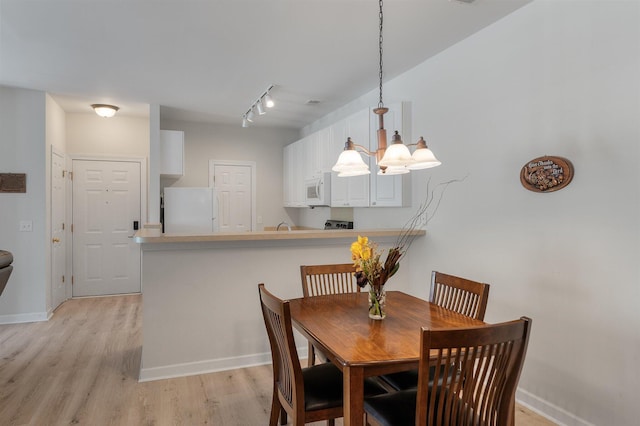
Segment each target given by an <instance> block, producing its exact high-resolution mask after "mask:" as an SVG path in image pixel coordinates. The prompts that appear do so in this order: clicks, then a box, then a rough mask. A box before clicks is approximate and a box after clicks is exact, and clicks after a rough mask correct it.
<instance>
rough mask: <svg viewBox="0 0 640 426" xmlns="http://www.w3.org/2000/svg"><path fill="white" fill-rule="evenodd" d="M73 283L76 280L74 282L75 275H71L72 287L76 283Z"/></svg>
mask: <svg viewBox="0 0 640 426" xmlns="http://www.w3.org/2000/svg"><path fill="white" fill-rule="evenodd" d="M73 281H74V280H73V275H71V285H73V284H74V282H73Z"/></svg>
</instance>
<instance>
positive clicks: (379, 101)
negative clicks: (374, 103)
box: [378, 0, 384, 108]
mask: <svg viewBox="0 0 640 426" xmlns="http://www.w3.org/2000/svg"><path fill="white" fill-rule="evenodd" d="M379 4H380V12H379V13H378V17H379V18H380V35H379V37H378V53H379V54H380V56H379V57H380V70H379V72H378V78H379V81H380V98H379V100H378V108H383V107H384V104H383V103H382V20H383V19H382V0H380V2H379Z"/></svg>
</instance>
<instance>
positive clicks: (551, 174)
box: [520, 155, 573, 192]
mask: <svg viewBox="0 0 640 426" xmlns="http://www.w3.org/2000/svg"><path fill="white" fill-rule="evenodd" d="M571 179H573V165H572V164H571V162H570V161H569V160H567V159H566V158H562V157H553V156H547V155H545V156H544V157H538V158H535V159H533V160H531V161H529V162H527V164H525V165H524V166H523V167H522V170H521V171H520V182H522V186H524V187H525V188H527V189H528V190H529V191H534V192H553V191H557V190H559V189H562V188H564V187H565V186H567V185H569V182H571Z"/></svg>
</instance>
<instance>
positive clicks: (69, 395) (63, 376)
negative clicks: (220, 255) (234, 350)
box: [0, 295, 553, 426]
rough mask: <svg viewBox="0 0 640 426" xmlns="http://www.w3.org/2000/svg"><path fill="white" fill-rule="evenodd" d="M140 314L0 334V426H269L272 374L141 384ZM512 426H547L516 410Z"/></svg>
mask: <svg viewBox="0 0 640 426" xmlns="http://www.w3.org/2000/svg"><path fill="white" fill-rule="evenodd" d="M141 314H142V303H141V296H140V295H127V296H114V297H99V298H83V299H73V300H69V301H67V302H65V303H64V304H63V305H62V306H61V307H60V308H58V309H57V310H56V312H55V314H54V316H53V317H52V318H51V320H50V321H47V322H39V323H30V324H11V325H0V425H2V426H5V425H7V426H14V425H15V426H22V425H34V426H42V425H47V426H58V425H87V426H102V425H104V426H107V425H108V426H114V425H117V426H140V425H146V426H165V425H166V426H175V425H189V426H193V425H215V426H253V425H265V424H267V423H268V419H269V409H270V406H271V386H272V384H271V380H272V379H271V366H270V365H263V366H258V367H251V368H243V369H238V370H230V371H222V372H218V373H211V374H202V375H197V376H190V377H180V378H176V379H167V380H157V381H153V382H146V383H138V373H139V371H140V358H141V342H142V330H141ZM313 424H314V425H324V424H325V423H324V422H319V423H313ZM336 424H337V425H342V424H343V423H342V420H340V419H339V420H337V421H336ZM516 425H518V426H548V425H553V423H551V422H549V421H548V420H546V419H544V418H543V417H541V416H538V415H537V414H535V413H532V412H530V411H528V410H526V409H525V408H524V407H521V406H518V410H517V412H516Z"/></svg>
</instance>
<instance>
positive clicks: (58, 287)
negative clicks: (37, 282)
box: [51, 149, 69, 310]
mask: <svg viewBox="0 0 640 426" xmlns="http://www.w3.org/2000/svg"><path fill="white" fill-rule="evenodd" d="M64 164H65V160H64V156H63V155H62V154H60V153H58V152H56V151H55V150H53V149H52V150H51V309H52V310H53V309H55V308H57V307H58V306H59V305H60V304H61V303H62V302H64V301H65V300H67V294H68V292H67V283H68V282H69V280H68V279H66V276H65V275H66V273H65V272H66V271H65V264H66V238H65V223H64V221H65V206H66V193H67V191H66V177H65V176H66V175H65V171H64Z"/></svg>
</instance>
